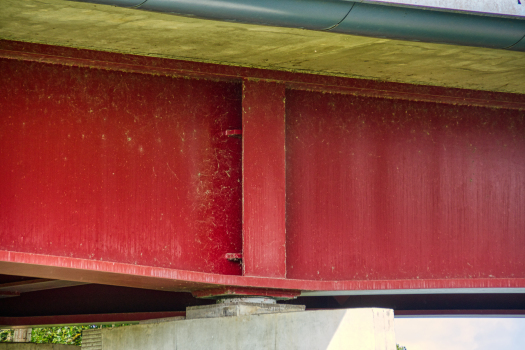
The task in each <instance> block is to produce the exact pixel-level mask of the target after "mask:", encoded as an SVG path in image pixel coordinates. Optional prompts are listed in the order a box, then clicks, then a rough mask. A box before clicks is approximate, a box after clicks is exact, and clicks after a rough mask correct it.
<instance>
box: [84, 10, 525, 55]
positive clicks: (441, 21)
mask: <svg viewBox="0 0 525 350" xmlns="http://www.w3.org/2000/svg"><path fill="white" fill-rule="evenodd" d="M76 1H82V2H90V3H97V4H107V5H114V6H122V7H130V8H139V9H141V10H147V11H154V12H163V13H170V14H176V15H182V16H191V17H197V18H205V19H213V20H220V21H228V22H241V23H249V24H262V25H270V26H277V27H291V28H304V29H310V30H323V31H331V32H336V33H343V34H353V35H363V36H371V37H379V38H388V39H401V40H410V41H422V42H433V43H444V44H455V45H465V46H477V47H488V48H497V49H509V50H515V51H525V18H518V17H503V16H493V15H489V14H481V13H472V12H460V11H447V10H437V9H435V8H426V7H415V6H399V5H392V4H386V3H371V2H353V1H344V0H76Z"/></svg>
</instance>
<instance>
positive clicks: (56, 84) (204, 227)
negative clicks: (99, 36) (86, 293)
mask: <svg viewBox="0 0 525 350" xmlns="http://www.w3.org/2000/svg"><path fill="white" fill-rule="evenodd" d="M0 70H1V71H2V74H1V76H0V79H1V81H2V82H1V83H0V91H1V93H0V105H1V108H2V109H1V111H2V112H1V116H0V125H1V126H0V160H1V164H2V166H1V167H0V178H1V179H2V181H0V198H1V202H2V205H1V208H2V209H1V211H0V232H1V234H0V247H2V249H6V250H13V251H20V252H27V253H42V252H43V253H45V254H49V255H56V256H68V257H75V258H84V259H92V260H104V261H114V262H124V263H130V264H137V265H145V266H158V267H167V268H170V267H171V268H177V269H188V270H194V271H206V272H214V273H221V274H240V273H241V269H240V266H239V265H238V264H236V263H233V262H230V261H228V260H226V259H224V254H226V253H228V252H232V251H233V252H235V251H240V250H241V201H240V196H241V183H240V177H241V143H240V140H235V139H230V138H228V137H224V136H223V133H224V131H225V130H227V129H239V128H240V127H241V85H240V84H232V83H224V82H213V81H206V80H188V79H177V78H171V77H163V76H152V75H143V74H133V73H122V72H107V71H100V70H94V69H88V68H77V67H65V66H56V65H48V64H41V63H34V62H32V63H28V62H21V61H12V60H0Z"/></svg>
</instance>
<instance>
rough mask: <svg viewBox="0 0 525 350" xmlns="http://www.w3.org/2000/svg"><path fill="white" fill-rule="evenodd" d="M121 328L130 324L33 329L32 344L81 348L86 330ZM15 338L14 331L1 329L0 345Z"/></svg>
mask: <svg viewBox="0 0 525 350" xmlns="http://www.w3.org/2000/svg"><path fill="white" fill-rule="evenodd" d="M121 326H128V324H117V325H103V326H95V325H89V326H69V327H46V328H33V329H32V331H31V343H40V344H69V345H79V346H80V345H81V344H82V330H84V329H94V328H106V327H121ZM13 336H14V330H12V329H0V343H3V342H12V341H13Z"/></svg>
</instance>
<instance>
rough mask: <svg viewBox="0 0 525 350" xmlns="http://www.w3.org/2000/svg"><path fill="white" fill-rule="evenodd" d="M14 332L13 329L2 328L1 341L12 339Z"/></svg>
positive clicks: (0, 330)
mask: <svg viewBox="0 0 525 350" xmlns="http://www.w3.org/2000/svg"><path fill="white" fill-rule="evenodd" d="M14 333H15V331H14V330H12V329H0V343H4V342H10V341H12V339H13V336H14Z"/></svg>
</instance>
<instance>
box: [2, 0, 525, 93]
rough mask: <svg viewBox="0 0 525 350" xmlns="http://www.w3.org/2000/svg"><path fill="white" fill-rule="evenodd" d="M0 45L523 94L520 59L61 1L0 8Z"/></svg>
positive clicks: (524, 62) (523, 58)
mask: <svg viewBox="0 0 525 350" xmlns="http://www.w3.org/2000/svg"><path fill="white" fill-rule="evenodd" d="M0 3H1V11H0V38H3V39H9V40H19V41H27V42H35V43H46V44H52V45H61V46H69V47H76V48H89V49H95V50H102V51H112V52H122V53H131V54H138V55H149V56H157V57H167V58H174V59H183V60H193V61H202V62H211V63H221V64H228V65H237V66H246V67H259V68H269V69H277V70H290V71H299V72H309V73H316V74H325V75H337V76H347V77H356V78H368V79H379V80H385V81H395V82H406V83H414V84H427V85H439V86H448V87H459V88H469V89H480V90H490V91H504V92H516V93H525V54H524V53H521V52H513V51H506V50H495V49H484V48H473V47H463V46H454V45H441V44H427V43H418V42H407V41H396V40H387V39H377V38H366V37H359V36H351V35H342V34H335V33H325V32H314V31H308V30H301V29H288V28H277V27H265V26H255V25H245V24H238V23H226V22H216V21H208V20H199V19H193V18H185V17H179V16H172V15H167V14H159V13H151V12H146V11H140V10H133V9H125V8H118V7H111V6H105V5H94V4H88V3H78V2H70V1H64V0H2V1H1V2H0Z"/></svg>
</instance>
